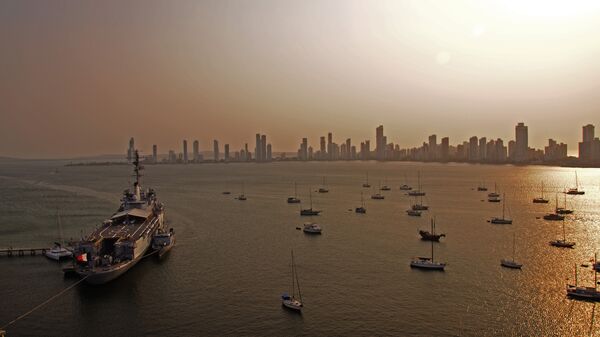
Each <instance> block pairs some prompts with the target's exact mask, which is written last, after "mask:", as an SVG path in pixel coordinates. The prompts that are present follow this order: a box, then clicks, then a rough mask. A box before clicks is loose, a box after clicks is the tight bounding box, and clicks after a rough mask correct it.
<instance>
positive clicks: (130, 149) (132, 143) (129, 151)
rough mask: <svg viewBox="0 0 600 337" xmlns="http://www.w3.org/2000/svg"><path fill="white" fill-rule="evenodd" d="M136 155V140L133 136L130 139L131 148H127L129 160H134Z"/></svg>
mask: <svg viewBox="0 0 600 337" xmlns="http://www.w3.org/2000/svg"><path fill="white" fill-rule="evenodd" d="M133 157H135V140H133V137H131V138H130V139H129V148H128V149H127V161H129V162H132V161H133V159H134V158H133Z"/></svg>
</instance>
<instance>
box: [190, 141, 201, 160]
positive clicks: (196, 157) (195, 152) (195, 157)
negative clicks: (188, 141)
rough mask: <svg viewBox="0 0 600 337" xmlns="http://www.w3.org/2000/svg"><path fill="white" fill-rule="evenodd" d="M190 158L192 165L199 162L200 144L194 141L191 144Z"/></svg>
mask: <svg viewBox="0 0 600 337" xmlns="http://www.w3.org/2000/svg"><path fill="white" fill-rule="evenodd" d="M192 152H193V153H192V158H193V160H194V163H197V162H199V161H200V142H198V141H197V140H195V141H194V143H193V144H192Z"/></svg>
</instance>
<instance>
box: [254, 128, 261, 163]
mask: <svg viewBox="0 0 600 337" xmlns="http://www.w3.org/2000/svg"><path fill="white" fill-rule="evenodd" d="M261 150H262V145H261V144H260V133H257V134H256V147H255V148H254V160H256V161H257V162H259V161H261V160H262V156H261V153H260V151H261Z"/></svg>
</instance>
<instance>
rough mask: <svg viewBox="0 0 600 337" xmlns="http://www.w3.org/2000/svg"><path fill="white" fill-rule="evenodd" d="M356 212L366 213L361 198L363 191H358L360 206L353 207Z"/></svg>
mask: <svg viewBox="0 0 600 337" xmlns="http://www.w3.org/2000/svg"><path fill="white" fill-rule="evenodd" d="M354 211H355V212H356V213H360V214H365V213H367V209H366V208H365V200H364V199H363V193H362V192H360V207H356V208H355V209H354Z"/></svg>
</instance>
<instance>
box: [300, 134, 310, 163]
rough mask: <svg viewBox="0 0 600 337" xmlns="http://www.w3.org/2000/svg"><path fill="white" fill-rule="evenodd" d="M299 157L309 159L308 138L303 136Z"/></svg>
mask: <svg viewBox="0 0 600 337" xmlns="http://www.w3.org/2000/svg"><path fill="white" fill-rule="evenodd" d="M298 159H300V160H308V139H307V138H302V143H300V151H299V152H298Z"/></svg>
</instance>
